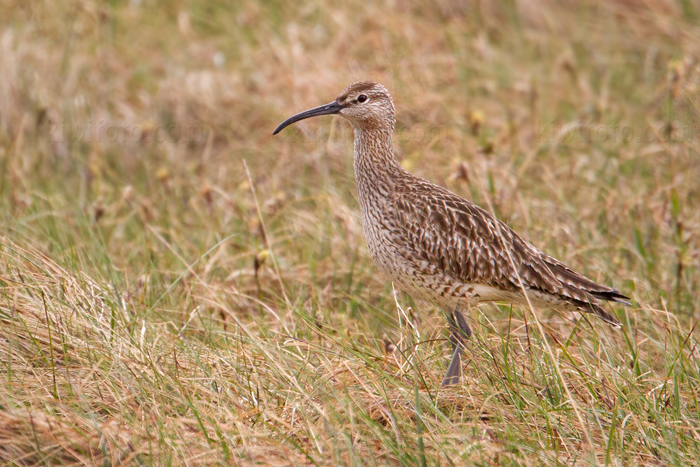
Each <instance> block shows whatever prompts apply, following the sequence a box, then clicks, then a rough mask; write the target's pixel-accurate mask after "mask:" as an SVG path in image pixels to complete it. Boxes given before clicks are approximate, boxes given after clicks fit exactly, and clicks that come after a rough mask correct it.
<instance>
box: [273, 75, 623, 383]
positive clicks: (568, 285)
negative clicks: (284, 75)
mask: <svg viewBox="0 0 700 467" xmlns="http://www.w3.org/2000/svg"><path fill="white" fill-rule="evenodd" d="M320 115H339V116H340V117H342V118H344V119H345V120H347V121H348V122H349V123H350V125H352V128H353V132H354V160H353V166H354V171H355V181H356V184H357V197H358V201H359V205H360V211H361V214H362V227H363V230H364V233H365V237H366V240H367V246H368V250H369V254H370V256H371V257H372V259H373V261H374V263H375V265H376V267H377V269H378V270H379V271H380V272H381V273H382V274H383V275H384V276H385V277H387V278H388V279H390V280H391V281H393V283H394V284H395V285H397V286H398V288H400V289H402V290H403V291H405V292H407V293H408V294H409V295H411V296H413V297H415V298H422V299H427V300H428V301H429V302H432V303H434V304H435V305H437V306H438V307H439V308H440V309H442V311H443V313H445V315H446V317H447V321H448V325H449V329H450V337H449V342H450V343H451V346H452V349H453V353H452V359H451V361H450V364H449V366H448V369H447V372H446V374H445V377H444V378H443V380H442V383H441V386H442V387H444V386H450V385H454V384H457V383H459V381H460V379H461V372H462V363H461V355H462V351H463V348H464V347H465V345H466V342H467V340H468V338H469V337H470V336H471V334H472V332H471V328H470V327H469V324H468V323H467V320H466V318H465V317H464V311H465V310H469V309H470V308H471V307H474V306H476V305H478V304H479V303H481V302H509V303H514V304H520V305H526V306H530V304H531V305H532V306H534V307H537V308H549V309H556V310H561V311H577V312H581V313H592V314H593V315H595V316H597V317H598V318H600V319H602V320H603V321H605V322H606V323H608V324H610V325H612V326H614V327H620V326H621V323H620V321H619V320H618V319H617V318H616V317H615V316H614V315H613V314H611V313H609V312H608V311H606V310H604V309H603V308H602V307H601V304H602V302H606V301H607V302H617V303H622V304H624V305H628V306H629V305H630V303H629V302H628V300H630V298H629V297H627V296H625V295H623V294H622V293H621V292H620V291H618V290H615V289H614V288H612V287H608V286H606V285H603V284H599V283H596V282H595V281H593V280H591V279H589V278H587V277H585V276H584V275H582V274H580V273H578V272H576V271H574V270H573V269H571V268H569V267H568V266H566V265H564V264H563V263H562V262H560V261H558V260H557V259H555V258H553V257H552V256H549V255H547V254H545V253H543V252H542V251H540V250H538V249H537V248H535V247H534V246H532V245H531V244H530V243H529V242H528V241H526V240H525V239H523V237H521V236H520V235H518V234H517V233H516V232H515V231H513V230H512V229H511V228H510V227H508V226H507V225H506V224H505V223H504V222H502V221H500V220H499V219H497V218H496V217H495V216H494V215H492V214H491V213H489V212H488V211H486V210H485V209H483V208H481V207H479V206H478V205H476V204H475V203H473V202H471V201H469V200H467V199H465V198H463V197H461V196H459V195H457V194H455V193H453V192H451V191H449V190H448V189H446V188H444V187H442V186H439V185H436V184H434V183H431V182H429V181H427V180H424V179H422V178H419V177H417V176H415V175H413V174H411V173H410V172H408V171H407V170H405V169H404V168H403V167H402V166H401V164H400V162H399V161H398V159H397V158H396V155H395V153H394V150H393V145H392V135H393V133H394V127H395V124H396V109H395V107H394V102H393V100H392V98H391V95H390V94H389V92H388V91H387V89H386V88H385V87H384V86H383V85H381V84H379V83H376V82H372V81H362V82H357V83H353V84H351V85H349V86H348V87H346V88H345V89H344V90H343V91H342V92H341V93H340V95H339V96H338V97H337V98H336V99H335V100H334V101H332V102H330V103H329V104H325V105H321V106H319V107H315V108H313V109H310V110H307V111H304V112H301V113H298V114H296V115H294V116H292V117H290V118H288V119H287V120H285V121H283V122H282V123H280V124H279V126H278V127H277V128H276V129H275V130H274V132H273V135H276V134H278V133H279V132H280V131H282V130H283V129H284V128H286V127H288V126H289V125H292V124H293V123H296V122H298V121H300V120H304V119H307V118H311V117H317V116H320Z"/></svg>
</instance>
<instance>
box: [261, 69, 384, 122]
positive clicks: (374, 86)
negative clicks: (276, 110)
mask: <svg viewBox="0 0 700 467" xmlns="http://www.w3.org/2000/svg"><path fill="white" fill-rule="evenodd" d="M395 112H396V111H395V110H394V102H393V101H392V100H391V96H390V95H389V91H387V90H386V88H385V87H384V86H382V85H381V84H379V83H373V82H371V81H362V82H359V83H354V84H351V85H350V86H348V87H347V88H345V89H344V90H343V92H341V93H340V95H339V96H338V97H337V98H336V99H335V100H334V101H333V102H331V103H329V104H326V105H322V106H319V107H315V108H313V109H310V110H307V111H305V112H301V113H299V114H296V115H294V116H293V117H290V118H288V119H287V120H285V121H283V122H282V123H280V125H279V126H278V127H277V128H276V129H275V131H274V132H273V133H272V134H273V135H276V134H277V133H279V132H280V131H282V130H283V129H284V128H285V127H287V126H289V125H291V124H292V123H295V122H298V121H299V120H304V119H306V118H311V117H317V116H319V115H335V114H337V115H340V116H341V117H343V118H345V119H346V120H348V121H349V122H350V123H351V124H352V126H353V127H354V128H355V129H356V130H367V131H371V130H382V129H386V130H389V131H391V130H393V129H394V123H395V122H396V118H395Z"/></svg>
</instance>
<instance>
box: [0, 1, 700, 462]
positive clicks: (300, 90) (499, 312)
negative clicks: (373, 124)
mask: <svg viewBox="0 0 700 467" xmlns="http://www.w3.org/2000/svg"><path fill="white" fill-rule="evenodd" d="M2 7H3V8H2V9H3V11H4V12H5V14H3V15H2V18H0V69H2V70H3V73H2V75H3V76H2V78H0V175H1V176H0V194H1V195H2V196H1V198H0V200H1V201H0V258H1V260H0V321H1V322H2V327H1V329H2V330H1V331H0V367H2V372H1V373H0V459H2V460H3V462H4V463H9V464H11V465H51V464H65V465H85V464H87V465H93V464H102V465H117V464H136V465H183V464H187V465H199V464H206V465H211V464H221V465H231V464H234V465H250V464H265V465H297V464H299V465H339V464H341V465H347V464H353V465H355V464H356V465H385V464H392V465H395V464H408V465H413V464H421V465H484V466H486V465H494V466H495V465H499V466H500V465H573V464H575V465H599V464H602V465H692V464H693V463H694V462H695V460H696V459H697V458H698V457H700V423H699V422H698V416H697V414H698V410H700V407H698V397H699V396H700V379H699V374H698V373H699V365H698V349H697V344H698V340H697V331H696V325H697V322H698V319H699V317H700V293H698V289H699V286H700V268H699V266H698V265H699V263H700V214H699V212H700V210H699V209H698V206H699V205H700V204H699V203H700V190H699V189H698V186H699V185H698V183H697V178H698V175H697V174H698V173H700V157H699V155H700V154H699V153H700V139H699V137H698V134H700V133H699V131H698V130H700V117H699V116H700V112H699V111H700V97H699V96H700V94H698V93H699V92H700V90H699V89H698V84H697V83H698V82H699V79H700V65H699V62H698V60H699V59H700V41H699V40H698V37H700V27H699V26H698V24H697V17H698V10H697V6H696V5H694V4H693V3H692V2H685V1H684V2H673V1H670V0H668V1H664V0H654V1H649V2H645V3H643V4H639V5H638V4H636V3H629V2H622V1H616V2H602V1H595V0H586V1H583V2H577V3H570V4H560V3H558V2H544V3H541V2H529V1H521V2H510V3H505V4H498V3H495V2H474V3H459V2H447V1H439V2H433V3H428V2H418V1H406V2H394V3H387V4H386V5H380V4H366V3H365V2H358V1H354V0H351V1H348V2H343V3H338V2H336V3H335V4H333V5H329V4H326V3H325V2H320V1H315V0H311V1H309V2H306V3H305V4H304V5H297V4H294V3H289V2H272V3H256V2H249V1H242V2H236V3H235V4H233V5H229V4H228V3H226V2H220V1H212V2H206V3H204V2H202V3H199V2H194V1H192V2H188V1H185V2H165V3H159V4H155V3H154V2H150V1H132V2H95V1H87V2H40V3H36V2H34V3H31V2H30V3H26V2H15V1H11V0H6V1H4V2H2ZM360 79H374V80H377V81H381V82H382V83H384V84H385V85H387V87H388V88H389V89H390V91H391V92H392V94H393V96H394V99H395V101H396V105H397V109H398V125H397V136H396V141H395V143H396V144H395V145H396V151H397V154H398V155H399V156H400V158H401V160H402V163H403V164H404V166H405V167H407V168H409V169H410V170H412V171H413V172H414V173H416V174H418V175H421V176H423V177H425V178H428V179H430V180H433V181H436V182H438V183H440V184H442V185H444V186H447V187H448V188H450V189H451V190H453V191H455V192H457V193H459V194H461V195H463V196H467V197H469V198H470V199H473V200H474V201H476V202H478V203H480V204H481V205H483V206H485V207H487V208H488V209H490V210H493V212H495V213H496V214H497V215H498V216H499V217H501V218H502V219H504V220H506V221H507V222H508V223H509V224H510V225H511V226H512V227H514V228H515V229H516V230H518V231H519V232H522V233H523V234H524V235H525V236H526V237H527V238H528V239H530V240H531V241H532V242H533V243H534V244H535V245H537V246H538V247H540V248H541V249H543V250H545V251H547V252H549V253H550V254H552V255H554V256H556V257H558V258H560V259H561V260H563V261H565V262H566V263H567V264H569V265H571V266H572V267H574V268H575V269H578V270H581V271H583V272H585V273H586V274H587V275H589V276H591V277H593V278H595V279H597V280H599V281H602V282H604V283H608V284H611V285H614V286H615V287H617V288H619V289H620V290H622V291H623V292H625V293H627V294H629V295H631V296H632V297H633V302H634V305H633V306H632V307H631V308H622V307H615V308H614V311H615V313H616V315H617V316H618V317H619V318H620V319H621V320H622V321H623V323H624V327H623V329H622V330H620V331H615V330H613V329H610V328H609V327H607V326H605V325H604V324H603V323H601V322H598V321H595V320H593V319H590V317H589V316H586V317H583V318H580V317H572V316H569V315H564V314H558V313H553V312H550V311H546V310H537V311H535V313H533V312H532V311H531V310H528V309H523V308H518V307H509V306H504V305H484V306H480V307H478V308H477V309H473V310H471V313H470V315H469V321H470V324H471V325H472V328H473V330H474V337H473V339H472V340H471V342H470V345H469V348H468V349H467V351H466V362H467V363H466V365H465V369H464V375H465V377H464V378H463V382H462V384H461V385H459V386H457V387H453V388H449V389H447V390H440V389H439V382H440V379H441V377H442V374H443V373H444V371H445V369H446V367H447V364H448V360H449V348H448V345H447V342H446V339H445V338H446V331H445V328H444V318H443V316H442V315H441V314H440V313H439V312H438V311H437V310H435V309H434V307H432V306H431V305H429V304H425V303H420V302H414V301H413V300H412V299H411V298H410V297H405V296H402V295H400V294H398V295H395V293H394V291H393V288H392V285H391V284H390V283H387V281H386V280H384V279H383V278H381V277H380V276H379V275H378V274H377V272H376V270H375V269H374V266H373V265H372V263H371V260H370V259H369V257H368V255H367V251H366V246H365V241H364V236H363V233H362V228H361V225H360V221H359V214H358V213H359V208H358V206H357V202H356V200H355V188H354V181H353V173H352V161H351V153H352V148H351V145H352V137H351V130H350V128H348V126H347V125H346V124H344V123H343V122H341V121H339V120H338V119H332V118H327V119H325V120H322V119H319V120H317V121H308V122H303V123H300V124H298V125H297V126H296V128H295V129H294V130H291V131H287V132H285V133H284V134H282V135H280V136H277V137H275V138H272V137H271V136H270V134H271V132H272V130H273V129H274V128H275V126H276V125H277V124H278V123H279V122H280V121H282V120H283V119H284V118H286V117H288V116H290V115H291V114H293V113H295V112H297V111H300V110H304V109H306V108H310V107H312V106H316V105H319V104H322V103H325V102H327V101H329V100H331V99H332V98H333V97H334V96H335V95H336V94H337V93H338V92H339V91H340V90H341V89H342V88H343V87H344V86H345V85H346V84H348V83H350V82H352V81H356V80H360Z"/></svg>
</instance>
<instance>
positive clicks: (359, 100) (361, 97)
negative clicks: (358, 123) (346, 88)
mask: <svg viewBox="0 0 700 467" xmlns="http://www.w3.org/2000/svg"><path fill="white" fill-rule="evenodd" d="M368 99H369V97H367V96H365V95H364V94H360V95H359V96H357V102H359V103H360V104H362V103H363V102H367V100H368Z"/></svg>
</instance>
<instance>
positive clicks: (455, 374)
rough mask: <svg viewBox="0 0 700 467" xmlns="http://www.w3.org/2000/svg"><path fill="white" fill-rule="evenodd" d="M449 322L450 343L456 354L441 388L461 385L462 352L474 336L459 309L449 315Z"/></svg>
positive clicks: (453, 355) (453, 354)
mask: <svg viewBox="0 0 700 467" xmlns="http://www.w3.org/2000/svg"><path fill="white" fill-rule="evenodd" d="M447 321H448V323H449V325H450V343H451V344H452V348H453V349H454V352H453V353H452V360H451V361H450V366H449V367H447V373H446V374H445V377H444V378H443V379H442V384H441V385H440V386H441V387H445V386H451V385H453V384H458V383H459V379H460V376H461V374H462V350H463V349H464V346H465V344H466V342H467V339H469V337H471V335H472V330H471V329H470V328H469V325H468V324H467V320H465V319H464V315H463V314H462V311H461V310H460V309H459V308H455V310H454V311H453V312H452V313H451V314H450V315H448V317H447Z"/></svg>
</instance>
